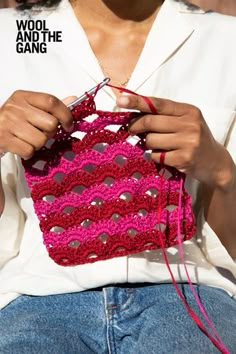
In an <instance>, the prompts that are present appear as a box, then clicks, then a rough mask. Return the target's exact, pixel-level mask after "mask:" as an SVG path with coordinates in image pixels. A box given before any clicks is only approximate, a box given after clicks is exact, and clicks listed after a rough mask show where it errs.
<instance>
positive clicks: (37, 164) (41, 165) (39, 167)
mask: <svg viewBox="0 0 236 354" xmlns="http://www.w3.org/2000/svg"><path fill="white" fill-rule="evenodd" d="M46 163H47V162H46V161H43V160H38V161H37V162H35V164H34V165H33V166H32V167H33V168H36V169H37V170H40V171H43V169H44V166H45V165H46Z"/></svg>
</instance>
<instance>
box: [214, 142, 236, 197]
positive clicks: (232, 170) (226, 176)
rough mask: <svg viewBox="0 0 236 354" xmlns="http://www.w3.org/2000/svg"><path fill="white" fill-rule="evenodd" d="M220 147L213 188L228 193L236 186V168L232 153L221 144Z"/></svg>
mask: <svg viewBox="0 0 236 354" xmlns="http://www.w3.org/2000/svg"><path fill="white" fill-rule="evenodd" d="M218 147H219V151H218V154H217V159H215V168H214V172H213V174H212V177H213V179H212V184H211V186H212V188H214V189H218V190H220V191H222V192H226V193H228V192H231V191H232V190H233V188H234V187H235V186H236V166H235V163H234V161H233V159H232V157H231V155H230V153H229V152H228V151H227V150H226V149H225V148H224V147H223V146H222V145H220V144H219V145H218Z"/></svg>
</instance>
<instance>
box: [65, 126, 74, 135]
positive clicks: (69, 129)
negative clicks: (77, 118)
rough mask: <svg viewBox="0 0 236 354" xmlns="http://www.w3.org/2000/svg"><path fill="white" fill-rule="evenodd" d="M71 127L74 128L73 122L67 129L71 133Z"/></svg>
mask: <svg viewBox="0 0 236 354" xmlns="http://www.w3.org/2000/svg"><path fill="white" fill-rule="evenodd" d="M73 129H74V124H72V125H71V126H70V127H69V128H68V129H67V131H68V132H69V133H71V132H72V131H73Z"/></svg>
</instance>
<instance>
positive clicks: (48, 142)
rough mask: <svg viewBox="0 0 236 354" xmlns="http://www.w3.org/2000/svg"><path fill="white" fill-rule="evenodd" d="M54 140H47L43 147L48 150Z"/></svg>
mask: <svg viewBox="0 0 236 354" xmlns="http://www.w3.org/2000/svg"><path fill="white" fill-rule="evenodd" d="M54 141H55V139H49V140H48V141H47V142H46V144H45V147H46V148H48V149H50V147H51V146H52V144H53V143H54Z"/></svg>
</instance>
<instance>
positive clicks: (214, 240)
mask: <svg viewBox="0 0 236 354" xmlns="http://www.w3.org/2000/svg"><path fill="white" fill-rule="evenodd" d="M224 145H225V147H226V148H227V150H228V151H229V152H230V154H231V156H232V157H233V159H234V161H236V112H234V113H233V119H232V124H231V126H230V129H229V131H228V134H227V136H226V139H225V144H224ZM198 230H199V235H198V236H199V237H198V240H199V245H200V247H201V249H202V251H203V253H204V254H205V256H206V258H207V260H208V261H209V262H210V263H211V264H213V265H214V266H216V267H220V268H224V269H228V270H229V271H230V272H231V274H233V276H234V277H236V260H233V259H232V257H231V256H230V255H229V253H228V251H227V250H226V248H225V247H224V246H223V244H222V243H221V241H220V239H219V238H218V237H217V235H216V234H215V232H214V231H213V230H212V228H211V227H210V225H209V224H208V223H207V222H206V220H205V218H204V215H203V210H201V212H200V215H199V218H198ZM234 236H235V237H236V235H234Z"/></svg>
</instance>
